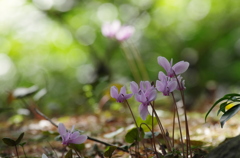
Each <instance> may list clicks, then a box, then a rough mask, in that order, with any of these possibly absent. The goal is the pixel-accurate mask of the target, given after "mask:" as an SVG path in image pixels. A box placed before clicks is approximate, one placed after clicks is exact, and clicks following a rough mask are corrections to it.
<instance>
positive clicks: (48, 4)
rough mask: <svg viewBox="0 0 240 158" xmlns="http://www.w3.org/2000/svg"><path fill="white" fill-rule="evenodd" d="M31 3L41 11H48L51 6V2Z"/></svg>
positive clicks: (35, 0)
mask: <svg viewBox="0 0 240 158" xmlns="http://www.w3.org/2000/svg"><path fill="white" fill-rule="evenodd" d="M33 3H34V4H35V5H36V6H37V7H38V8H39V9H41V10H49V9H51V7H52V6H53V0H33Z"/></svg>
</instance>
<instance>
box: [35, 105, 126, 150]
mask: <svg viewBox="0 0 240 158" xmlns="http://www.w3.org/2000/svg"><path fill="white" fill-rule="evenodd" d="M35 111H36V112H37V113H38V114H39V115H41V116H42V117H43V118H45V119H46V120H48V121H49V122H50V123H51V124H52V125H53V126H55V127H56V128H58V125H57V124H56V123H55V122H53V121H52V120H51V119H50V118H48V117H47V116H46V115H44V114H43V113H42V112H40V111H39V110H38V109H36V108H35ZM87 137H88V138H87V139H89V140H91V141H94V142H98V143H100V144H103V145H106V146H114V145H112V144H109V143H106V142H103V141H101V140H98V139H96V138H92V137H90V136H87ZM117 149H118V150H121V151H123V152H126V153H129V151H128V150H126V149H123V148H120V147H117Z"/></svg>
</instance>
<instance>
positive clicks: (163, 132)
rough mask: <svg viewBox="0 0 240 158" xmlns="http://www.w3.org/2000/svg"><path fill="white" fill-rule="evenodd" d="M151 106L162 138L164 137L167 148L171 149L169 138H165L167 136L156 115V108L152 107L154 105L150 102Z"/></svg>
mask: <svg viewBox="0 0 240 158" xmlns="http://www.w3.org/2000/svg"><path fill="white" fill-rule="evenodd" d="M151 106H152V109H153V112H154V114H155V116H156V119H157V122H158V126H159V128H160V130H161V132H162V135H163V138H164V140H165V142H166V146H167V149H168V150H169V151H171V149H172V148H171V146H170V143H169V140H168V139H167V136H166V133H165V131H164V128H163V126H162V123H161V121H160V119H159V117H158V115H157V112H156V110H155V109H154V106H153V105H152V104H151Z"/></svg>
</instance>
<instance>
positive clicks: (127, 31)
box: [116, 26, 135, 41]
mask: <svg viewBox="0 0 240 158" xmlns="http://www.w3.org/2000/svg"><path fill="white" fill-rule="evenodd" d="M134 31H135V29H134V27H133V26H122V27H121V28H120V29H119V30H118V32H117V33H116V39H117V40H118V41H124V40H127V39H128V38H130V37H131V36H132V34H133V33H134Z"/></svg>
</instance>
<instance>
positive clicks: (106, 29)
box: [102, 20, 121, 38]
mask: <svg viewBox="0 0 240 158" xmlns="http://www.w3.org/2000/svg"><path fill="white" fill-rule="evenodd" d="M120 27H121V23H120V21H118V20H115V21H113V22H112V23H110V22H107V23H105V24H103V26H102V34H103V35H104V36H105V37H109V38H114V37H115V35H116V33H117V32H118V31H119V29H120Z"/></svg>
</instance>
